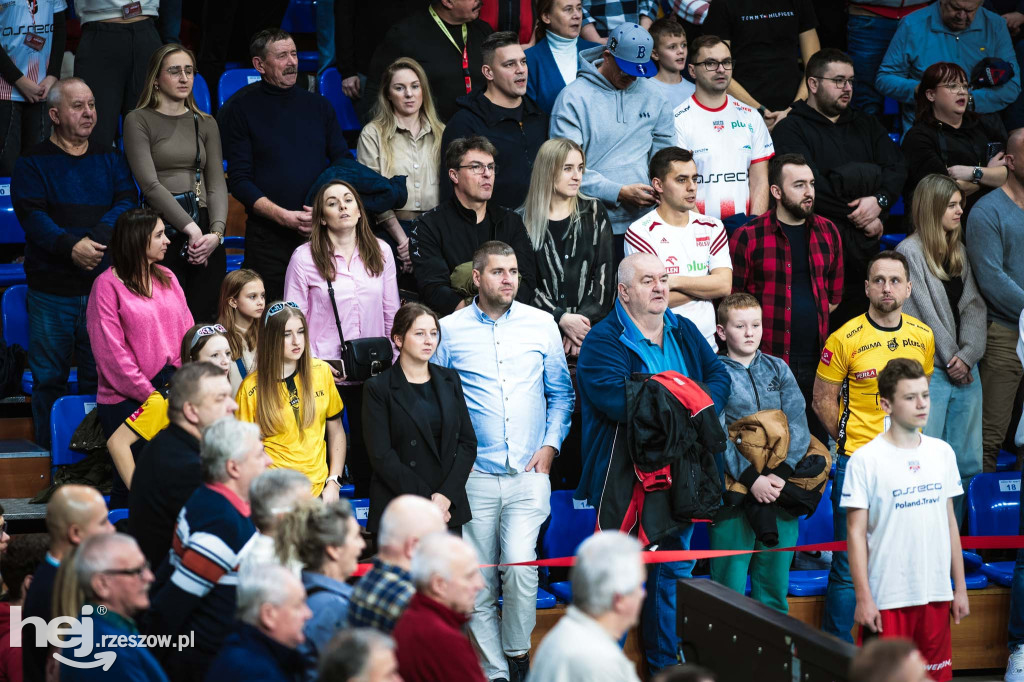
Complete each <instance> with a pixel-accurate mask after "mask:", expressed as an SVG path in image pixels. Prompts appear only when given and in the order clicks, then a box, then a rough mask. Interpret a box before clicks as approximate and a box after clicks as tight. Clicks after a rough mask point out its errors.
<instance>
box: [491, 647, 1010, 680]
mask: <svg viewBox="0 0 1024 682" xmlns="http://www.w3.org/2000/svg"><path fill="white" fill-rule="evenodd" d="M510 660H511V659H510ZM1003 680H1005V682H1024V644H1018V645H1017V646H1015V647H1013V649H1012V650H1011V651H1010V660H1009V661H1007V662H1006V675H1005V676H1004V677H1003Z"/></svg>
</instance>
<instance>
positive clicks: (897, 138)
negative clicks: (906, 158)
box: [889, 133, 900, 144]
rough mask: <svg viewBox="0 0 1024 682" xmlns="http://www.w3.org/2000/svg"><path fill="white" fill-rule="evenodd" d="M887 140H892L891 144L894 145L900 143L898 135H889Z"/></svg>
mask: <svg viewBox="0 0 1024 682" xmlns="http://www.w3.org/2000/svg"><path fill="white" fill-rule="evenodd" d="M889 139H890V140H892V141H893V142H895V143H896V144H899V143H900V134H899V133H889Z"/></svg>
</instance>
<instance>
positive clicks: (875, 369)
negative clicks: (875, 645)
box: [812, 251, 935, 642]
mask: <svg viewBox="0 0 1024 682" xmlns="http://www.w3.org/2000/svg"><path fill="white" fill-rule="evenodd" d="M867 272H868V278H867V280H865V282H864V290H865V293H866V294H867V297H868V311H867V313H865V314H864V315H858V316H857V317H855V318H853V319H852V320H850V321H849V322H847V323H846V324H844V325H843V326H842V327H840V328H839V329H837V330H836V331H834V332H833V333H832V334H831V335H830V336H829V337H828V341H826V342H825V349H824V350H822V352H821V360H820V361H819V363H818V371H817V374H816V375H815V378H814V393H813V397H812V406H813V407H814V412H815V414H817V415H818V419H820V420H821V424H822V426H824V427H825V429H826V430H827V431H828V432H829V435H830V436H831V437H832V438H833V439H834V440H835V441H836V444H837V457H836V474H835V480H834V481H833V482H832V519H833V524H834V528H835V539H836V540H845V539H846V510H845V509H844V508H842V507H840V506H839V501H840V493H841V492H842V490H843V478H844V476H845V474H846V466H847V463H848V462H849V461H850V456H851V455H854V454H855V453H856V452H857V449H858V448H859V447H861V446H862V445H866V444H867V443H869V442H871V440H872V439H873V438H874V437H875V436H877V435H878V434H880V433H882V432H884V431H885V430H886V428H888V417H887V416H886V414H885V412H884V411H882V407H881V405H880V404H879V399H878V373H879V372H881V371H882V368H883V367H885V365H886V364H887V363H888V362H889V360H892V359H893V358H912V359H914V360H917V361H918V362H920V363H921V365H922V366H923V367H924V371H925V374H927V375H928V376H929V378H930V377H931V374H932V364H933V360H934V356H935V339H934V337H933V336H932V330H931V329H930V328H929V327H928V325H926V324H925V323H924V322H921V321H920V320H918V319H917V318H914V317H911V316H910V315H905V314H903V303H904V302H905V301H906V300H907V299H908V298H909V297H910V289H911V282H910V268H909V267H908V266H907V259H906V258H904V257H903V254H901V253H897V252H896V251H882V252H881V253H879V254H877V255H875V256H874V257H873V258H872V259H871V260H870V261H868V267H867ZM855 606H856V595H855V594H854V590H853V581H852V580H851V578H850V565H849V563H848V561H847V556H846V553H845V552H836V553H835V554H834V555H833V556H832V570H831V571H830V572H829V576H828V592H827V593H826V595H825V616H824V619H823V620H822V629H824V630H825V631H826V632H828V633H830V634H833V635H835V636H836V637H839V638H841V639H844V640H846V641H848V642H852V641H853V638H852V637H851V636H850V630H851V629H852V628H853V611H854V607H855Z"/></svg>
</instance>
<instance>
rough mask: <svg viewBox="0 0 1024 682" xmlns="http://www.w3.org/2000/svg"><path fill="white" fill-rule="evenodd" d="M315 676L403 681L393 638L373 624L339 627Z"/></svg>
mask: <svg viewBox="0 0 1024 682" xmlns="http://www.w3.org/2000/svg"><path fill="white" fill-rule="evenodd" d="M439 511H440V510H439ZM317 679H318V680H319V681H320V682H402V677H401V675H399V674H398V659H397V658H396V657H395V640H393V639H391V638H390V637H388V636H387V635H385V634H383V633H381V632H377V631H376V630H374V629H372V628H352V629H349V630H342V631H341V632H339V633H338V634H337V635H336V636H335V637H334V639H332V640H331V643H330V645H328V647H327V649H326V650H325V651H324V654H323V656H322V657H321V658H320V676H319V677H318V678H317Z"/></svg>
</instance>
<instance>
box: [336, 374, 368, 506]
mask: <svg viewBox="0 0 1024 682" xmlns="http://www.w3.org/2000/svg"><path fill="white" fill-rule="evenodd" d="M338 394H339V395H341V401H342V402H343V403H345V410H346V412H347V413H348V415H347V416H348V454H347V455H346V456H345V466H347V467H348V476H349V479H350V480H351V481H352V485H354V486H355V487H356V497H369V496H370V476H371V475H372V474H373V470H372V469H370V457H369V455H367V454H366V443H365V442H364V441H363V385H362V384H355V385H352V386H347V385H346V386H338Z"/></svg>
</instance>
